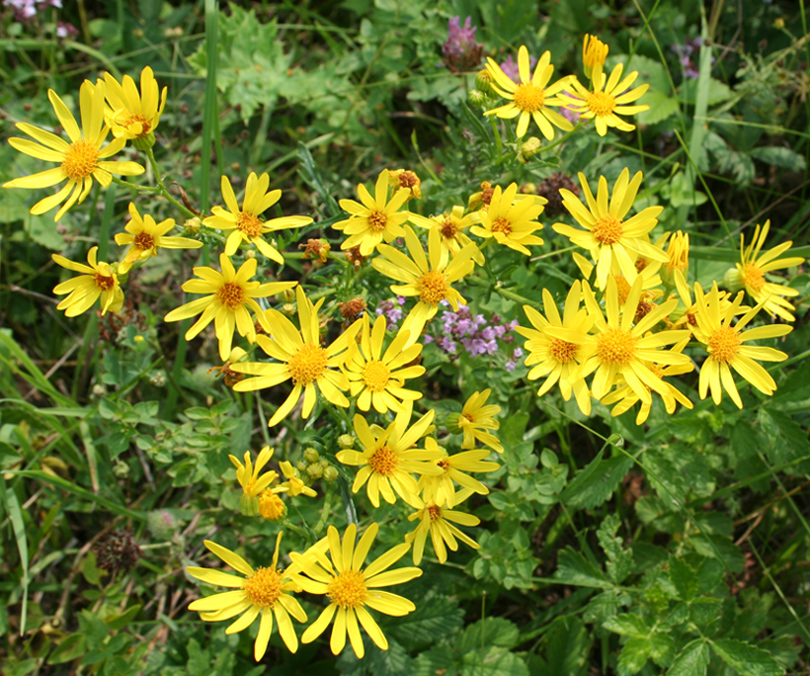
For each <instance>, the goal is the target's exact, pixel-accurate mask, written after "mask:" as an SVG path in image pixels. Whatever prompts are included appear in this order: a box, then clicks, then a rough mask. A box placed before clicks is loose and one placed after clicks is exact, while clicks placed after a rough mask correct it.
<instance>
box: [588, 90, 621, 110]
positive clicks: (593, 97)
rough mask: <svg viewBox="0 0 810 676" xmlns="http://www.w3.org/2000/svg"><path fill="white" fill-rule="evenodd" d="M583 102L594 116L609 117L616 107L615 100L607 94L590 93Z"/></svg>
mask: <svg viewBox="0 0 810 676" xmlns="http://www.w3.org/2000/svg"><path fill="white" fill-rule="evenodd" d="M585 101H586V104H587V106H588V109H589V110H590V111H591V112H592V113H593V114H594V115H610V113H612V112H613V109H614V108H615V107H616V99H614V98H613V95H612V94H608V93H607V92H591V93H590V94H588V97H587V99H586V100H585Z"/></svg>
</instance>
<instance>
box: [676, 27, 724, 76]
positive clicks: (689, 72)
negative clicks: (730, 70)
mask: <svg viewBox="0 0 810 676" xmlns="http://www.w3.org/2000/svg"><path fill="white" fill-rule="evenodd" d="M702 44H703V38H699V37H698V38H694V39H692V40H689V39H687V41H686V43H685V44H683V45H679V44H674V45H672V51H673V52H675V53H676V54H677V55H678V62H679V63H680V64H681V65H682V66H683V74H684V75H685V76H686V77H688V78H691V79H693V80H695V79H697V77H698V75H700V73H698V70H697V66H696V65H695V63H694V61H692V54H694V53H695V52H697V51H700V46H701V45H702ZM712 63H714V57H712Z"/></svg>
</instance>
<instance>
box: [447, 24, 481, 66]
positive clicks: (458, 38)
mask: <svg viewBox="0 0 810 676" xmlns="http://www.w3.org/2000/svg"><path fill="white" fill-rule="evenodd" d="M471 21H472V17H469V16H468V17H467V19H466V20H465V21H464V27H463V28H462V27H461V17H460V16H454V17H453V18H452V19H450V20H449V21H448V22H447V41H446V42H445V43H444V44H443V45H442V60H443V61H444V64H445V65H446V66H447V68H448V69H449V70H451V71H452V72H454V73H459V72H462V71H467V70H472V69H473V68H476V67H477V66H478V65H479V64H480V63H481V57H482V56H483V55H484V45H482V44H481V43H479V42H476V41H475V31H476V30H477V27H476V26H473V27H472V28H471V27H470V23H471Z"/></svg>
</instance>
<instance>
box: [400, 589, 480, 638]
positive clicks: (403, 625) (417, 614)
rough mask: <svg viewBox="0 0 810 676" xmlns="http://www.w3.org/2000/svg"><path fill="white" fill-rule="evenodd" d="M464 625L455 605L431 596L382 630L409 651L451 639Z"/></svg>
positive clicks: (451, 601) (449, 601)
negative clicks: (439, 638)
mask: <svg viewBox="0 0 810 676" xmlns="http://www.w3.org/2000/svg"><path fill="white" fill-rule="evenodd" d="M463 622H464V611H463V610H462V609H461V608H460V607H459V605H458V603H457V602H456V601H453V600H451V599H450V598H448V597H447V596H444V595H438V594H436V593H434V592H432V591H431V592H430V594H428V595H426V597H425V598H424V599H422V600H421V601H420V602H419V604H418V605H417V606H416V610H415V611H414V612H412V613H410V614H409V615H406V616H405V617H402V618H399V619H398V620H397V621H396V623H393V624H392V625H391V627H389V628H387V629H386V635H387V636H393V637H394V638H395V639H397V640H398V641H400V642H401V643H403V644H405V645H407V646H409V648H410V649H412V650H417V649H419V648H421V647H425V646H428V645H430V644H431V643H435V641H436V639H437V638H438V637H441V636H452V635H453V634H455V633H456V632H457V631H458V630H459V629H460V628H461V626H462V624H463Z"/></svg>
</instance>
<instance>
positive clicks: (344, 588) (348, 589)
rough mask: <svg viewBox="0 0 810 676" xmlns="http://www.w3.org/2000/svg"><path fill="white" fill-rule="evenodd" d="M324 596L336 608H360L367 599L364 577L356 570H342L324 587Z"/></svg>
mask: <svg viewBox="0 0 810 676" xmlns="http://www.w3.org/2000/svg"><path fill="white" fill-rule="evenodd" d="M326 595H327V596H328V597H329V598H330V600H331V601H332V603H334V604H335V605H336V606H338V608H343V609H346V608H361V607H363V606H364V605H365V604H366V598H367V597H368V589H367V588H366V582H365V576H364V575H363V573H362V572H360V571H358V570H344V571H343V572H342V573H340V574H339V575H337V576H336V577H335V578H334V579H333V580H332V581H331V582H330V583H329V584H328V585H327V586H326Z"/></svg>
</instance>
